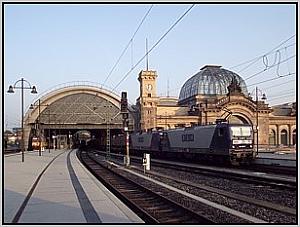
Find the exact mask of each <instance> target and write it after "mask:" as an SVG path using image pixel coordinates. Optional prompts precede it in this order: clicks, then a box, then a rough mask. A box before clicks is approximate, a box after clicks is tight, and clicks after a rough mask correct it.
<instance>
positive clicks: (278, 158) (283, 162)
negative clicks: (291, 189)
mask: <svg viewBox="0 0 300 227" xmlns="http://www.w3.org/2000/svg"><path fill="white" fill-rule="evenodd" d="M296 157H297V154H296V152H289V153H288V152H280V151H278V152H275V153H268V152H267V153H263V152H261V153H258V156H257V158H256V160H255V161H254V163H255V164H261V165H278V166H285V167H296Z"/></svg>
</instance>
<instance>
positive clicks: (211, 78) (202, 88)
mask: <svg viewBox="0 0 300 227" xmlns="http://www.w3.org/2000/svg"><path fill="white" fill-rule="evenodd" d="M234 78H235V79H236V80H237V82H238V83H239V85H240V87H241V89H242V93H243V94H245V95H248V91H247V87H246V83H245V81H244V80H243V79H242V78H241V77H240V76H239V75H238V74H236V73H234V72H232V71H229V70H227V69H223V68H221V66H214V65H207V66H204V67H203V68H201V69H200V72H198V73H197V74H195V75H194V76H192V77H191V78H189V79H188V80H187V81H186V82H185V83H184V85H183V86H182V88H181V90H180V95H179V101H182V100H184V99H187V98H190V97H193V96H195V95H226V94H227V93H228V89H227V87H228V86H229V85H230V83H231V82H232V80H233V79H234Z"/></svg>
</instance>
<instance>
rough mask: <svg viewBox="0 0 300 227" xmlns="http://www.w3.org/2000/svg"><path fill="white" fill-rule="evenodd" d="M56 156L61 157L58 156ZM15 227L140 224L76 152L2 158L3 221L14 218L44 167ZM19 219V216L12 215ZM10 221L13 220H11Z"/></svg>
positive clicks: (30, 154) (53, 151)
mask: <svg viewBox="0 0 300 227" xmlns="http://www.w3.org/2000/svg"><path fill="white" fill-rule="evenodd" d="M59 154H60V155H59ZM57 155H59V156H58V157H57V158H56V159H55V160H54V161H53V162H52V164H50V165H49V167H48V168H47V169H46V171H45V172H44V174H43V175H42V176H41V178H40V180H39V181H38V183H37V185H36V188H35V189H34V191H33V193H32V196H31V197H30V199H29V200H28V202H27V204H26V206H25V208H24V209H23V212H21V215H20V216H19V217H18V218H17V220H18V221H17V222H18V223H48V224H50V223H143V221H142V220H141V219H140V218H139V217H138V216H137V215H136V214H134V213H133V212H132V211H131V210H130V209H129V208H128V207H127V206H126V205H124V204H123V203H122V202H121V201H120V200H119V199H118V198H116V197H115V196H114V195H113V194H112V193H111V192H109V191H108V190H107V189H106V188H105V187H104V186H103V185H102V184H101V183H100V182H99V181H98V180H97V179H96V178H95V177H94V176H93V175H92V174H90V173H89V172H88V170H87V169H86V168H85V167H84V166H83V165H82V164H81V163H80V162H79V160H78V159H77V157H76V154H75V150H74V151H71V150H51V152H50V153H48V151H44V152H43V155H42V156H38V153H37V152H28V153H26V154H25V162H21V155H13V156H5V157H4V220H2V222H3V224H9V223H12V221H13V220H16V214H17V212H18V210H19V209H20V207H21V205H22V203H23V202H24V200H25V198H26V196H27V194H28V192H29V191H30V189H31V187H32V185H33V184H34V182H35V181H36V180H37V178H38V176H39V175H40V173H41V172H42V171H43V170H44V168H45V167H46V166H47V165H48V164H49V163H50V162H51V161H52V160H53V159H54V158H55V157H56V156H57ZM17 216H18V215H17ZM14 218H15V219H14Z"/></svg>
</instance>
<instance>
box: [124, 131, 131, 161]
mask: <svg viewBox="0 0 300 227" xmlns="http://www.w3.org/2000/svg"><path fill="white" fill-rule="evenodd" d="M125 133H126V166H129V163H130V159H129V133H128V131H126V132H125Z"/></svg>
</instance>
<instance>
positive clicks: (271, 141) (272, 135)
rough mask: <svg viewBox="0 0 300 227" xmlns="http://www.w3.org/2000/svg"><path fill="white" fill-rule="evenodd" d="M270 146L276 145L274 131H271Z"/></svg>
mask: <svg viewBox="0 0 300 227" xmlns="http://www.w3.org/2000/svg"><path fill="white" fill-rule="evenodd" d="M269 145H276V137H275V130H274V129H270V131H269Z"/></svg>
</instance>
